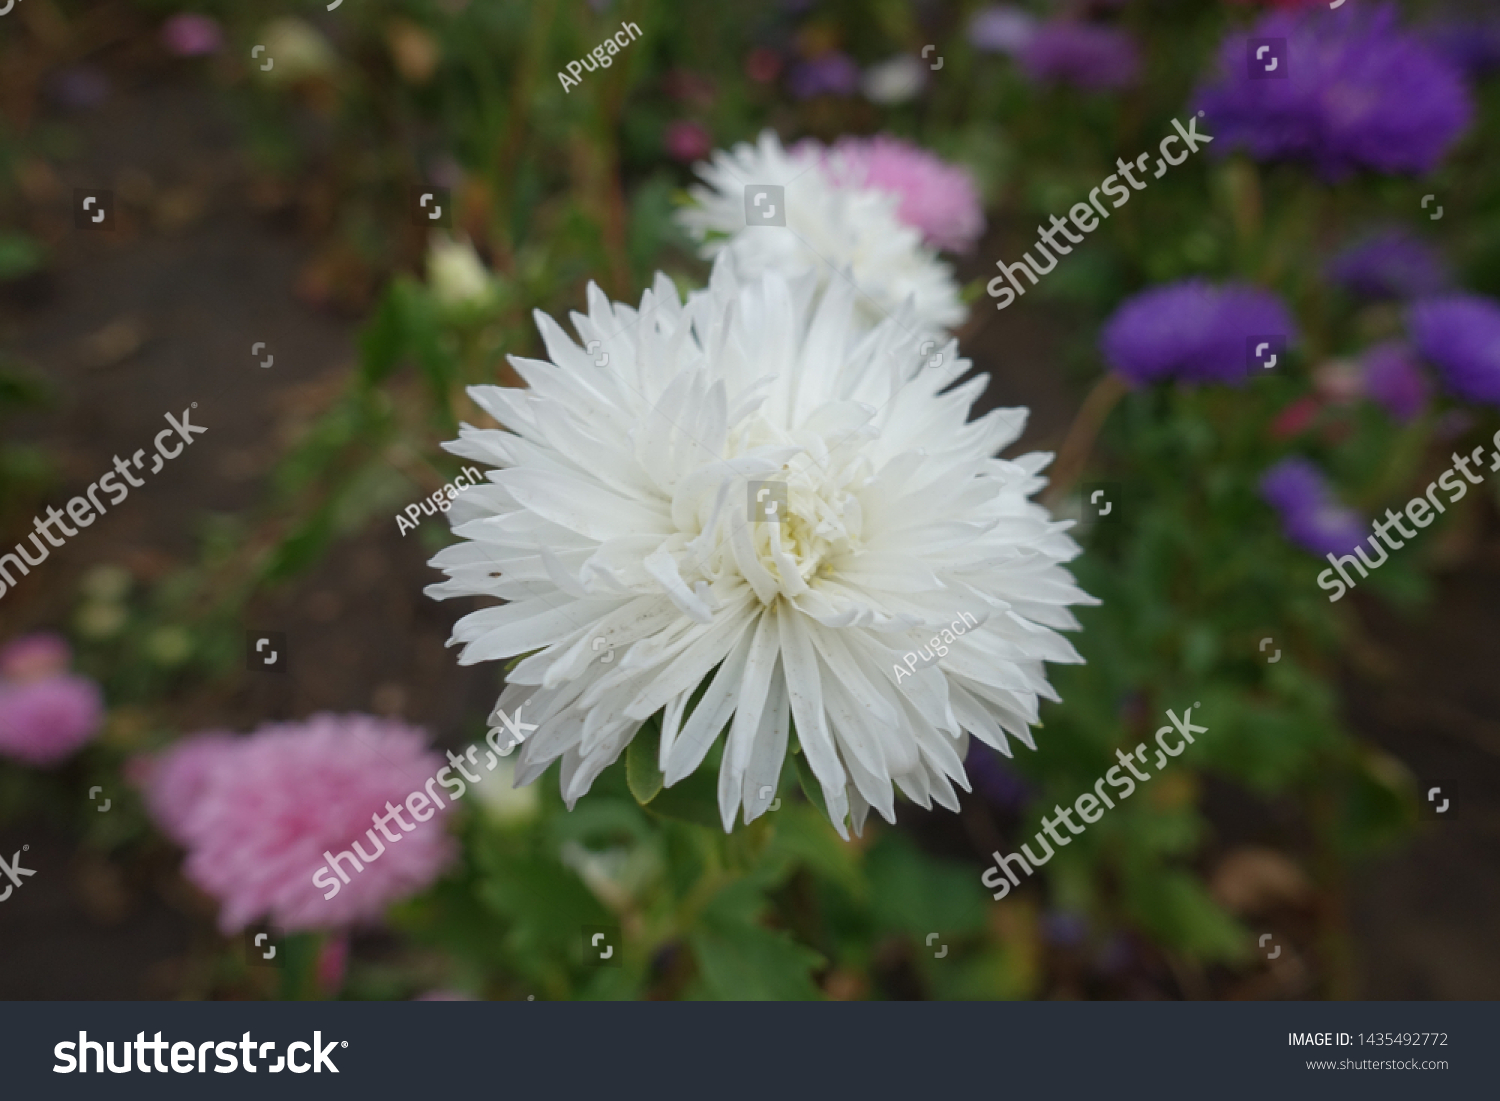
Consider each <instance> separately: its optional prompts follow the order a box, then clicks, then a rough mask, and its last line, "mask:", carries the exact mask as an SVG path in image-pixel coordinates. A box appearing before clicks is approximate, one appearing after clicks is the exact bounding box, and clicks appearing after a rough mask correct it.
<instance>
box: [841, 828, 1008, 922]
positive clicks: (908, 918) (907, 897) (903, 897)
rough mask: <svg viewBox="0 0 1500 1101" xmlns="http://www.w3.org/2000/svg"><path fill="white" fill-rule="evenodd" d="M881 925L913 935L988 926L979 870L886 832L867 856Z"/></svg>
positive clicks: (903, 837)
mask: <svg viewBox="0 0 1500 1101" xmlns="http://www.w3.org/2000/svg"><path fill="white" fill-rule="evenodd" d="M865 868H866V870H867V872H868V874H869V877H870V899H871V907H872V909H873V911H874V917H875V920H876V923H877V924H878V925H879V926H881V927H883V928H886V929H900V930H902V931H904V932H907V933H910V934H911V935H913V936H917V937H925V936H926V935H927V934H928V933H942V934H945V935H956V934H959V933H977V932H980V931H982V930H983V929H984V924H985V919H986V917H987V916H988V911H987V909H986V905H987V900H986V898H985V894H984V892H983V890H982V889H981V888H980V886H979V876H978V874H977V873H976V871H975V869H974V868H973V867H971V866H968V865H965V864H959V863H957V862H955V861H952V860H943V859H940V858H938V857H934V856H928V855H926V854H925V853H923V852H922V851H921V850H919V849H918V848H917V847H916V846H915V845H914V844H913V843H912V842H911V841H910V840H909V839H907V837H906V836H905V835H903V834H899V833H882V834H881V835H880V837H879V839H878V840H877V841H876V842H875V844H874V845H872V846H871V847H870V851H869V853H868V854H867V856H866V858H865Z"/></svg>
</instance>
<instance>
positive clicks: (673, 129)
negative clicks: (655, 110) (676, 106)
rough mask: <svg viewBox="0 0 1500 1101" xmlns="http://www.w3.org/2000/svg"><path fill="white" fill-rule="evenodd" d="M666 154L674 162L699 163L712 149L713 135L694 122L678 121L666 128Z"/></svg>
mask: <svg viewBox="0 0 1500 1101" xmlns="http://www.w3.org/2000/svg"><path fill="white" fill-rule="evenodd" d="M666 146H667V153H668V155H670V156H671V157H672V158H673V159H674V160H679V161H683V162H692V161H701V160H702V159H703V158H704V157H706V156H708V154H709V152H710V151H711V150H712V149H713V147H714V139H713V135H711V134H710V133H709V132H708V131H707V130H705V129H704V128H703V127H702V126H700V125H698V123H696V122H689V121H688V120H686V119H678V120H677V121H676V122H674V123H672V124H671V125H670V126H668V127H667V140H666Z"/></svg>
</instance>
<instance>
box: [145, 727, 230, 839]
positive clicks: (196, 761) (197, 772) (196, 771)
mask: <svg viewBox="0 0 1500 1101" xmlns="http://www.w3.org/2000/svg"><path fill="white" fill-rule="evenodd" d="M236 741H237V739H236V738H235V736H234V735H233V734H230V733H227V732H225V731H219V730H215V731H211V732H208V733H203V734H196V735H194V736H193V737H191V738H184V739H183V740H182V741H180V742H178V743H177V744H176V745H174V746H172V748H171V749H168V750H167V751H166V752H164V753H161V754H159V755H158V756H156V757H137V758H136V759H135V760H133V761H131V762H130V764H129V765H127V766H126V770H125V771H126V776H127V777H128V778H129V779H130V780H131V782H132V783H134V784H135V786H136V787H137V788H139V789H140V791H141V794H142V796H143V797H144V798H145V800H146V809H147V811H149V812H150V814H151V817H152V818H154V819H155V820H156V824H157V825H158V826H160V827H161V831H162V832H163V833H165V834H166V835H167V836H168V837H170V838H171V839H172V840H173V841H175V842H177V843H178V844H179V845H181V846H183V847H184V848H186V847H187V845H188V832H187V824H188V819H189V817H190V815H191V812H192V810H193V808H194V807H196V806H197V805H198V800H199V799H200V798H202V796H203V792H204V789H205V788H206V787H207V786H208V778H209V774H210V772H211V771H212V769H213V767H214V766H215V765H216V764H218V762H219V759H220V757H222V756H223V755H224V751H225V750H226V749H229V748H232V747H233V746H234V744H235V742H236Z"/></svg>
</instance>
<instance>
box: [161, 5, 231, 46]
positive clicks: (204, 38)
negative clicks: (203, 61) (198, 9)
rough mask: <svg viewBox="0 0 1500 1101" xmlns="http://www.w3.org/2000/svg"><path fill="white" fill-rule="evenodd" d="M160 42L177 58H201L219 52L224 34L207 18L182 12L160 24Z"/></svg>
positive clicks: (193, 13) (217, 25)
mask: <svg viewBox="0 0 1500 1101" xmlns="http://www.w3.org/2000/svg"><path fill="white" fill-rule="evenodd" d="M161 40H162V42H164V43H165V44H166V47H167V49H168V50H170V51H171V52H172V53H174V54H176V55H177V56H178V57H201V56H202V55H204V54H213V53H218V52H219V50H220V49H221V48H222V47H223V45H224V33H223V32H222V31H221V30H219V24H218V23H216V22H214V21H213V20H212V19H210V18H209V17H208V16H206V15H198V14H197V13H195V12H190V11H184V12H178V13H177V14H176V15H174V16H172V18H170V19H168V20H167V21H166V22H165V23H163V24H162V26H161Z"/></svg>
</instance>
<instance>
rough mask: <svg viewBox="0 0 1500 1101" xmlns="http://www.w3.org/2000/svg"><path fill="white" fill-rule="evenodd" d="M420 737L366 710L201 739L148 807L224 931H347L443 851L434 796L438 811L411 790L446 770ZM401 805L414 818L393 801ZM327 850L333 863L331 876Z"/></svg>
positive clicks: (425, 873)
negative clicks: (178, 846)
mask: <svg viewBox="0 0 1500 1101" xmlns="http://www.w3.org/2000/svg"><path fill="white" fill-rule="evenodd" d="M210 737H212V736H210ZM425 742H426V739H425V737H424V735H423V733H422V732H421V731H419V730H417V729H414V728H412V727H409V726H406V725H404V724H402V723H398V722H392V721H389V720H384V719H377V718H373V717H371V716H368V715H328V714H323V715H314V716H312V717H311V718H309V719H307V720H305V721H303V722H298V723H272V724H269V725H266V726H263V727H261V728H260V729H259V730H257V731H256V732H255V733H254V734H252V735H250V736H249V737H248V738H240V739H234V740H233V741H230V742H229V743H227V744H224V743H220V744H218V745H217V746H216V747H213V748H205V747H204V746H203V745H202V744H199V745H198V746H197V748H196V749H194V750H192V751H191V752H195V753H197V754H200V755H201V756H200V757H199V758H198V759H196V760H191V761H183V760H177V761H175V762H174V761H173V760H172V759H171V758H172V755H169V756H168V758H167V760H166V761H164V762H161V763H160V764H159V765H158V769H157V771H156V772H155V773H154V778H153V779H152V780H151V781H148V785H147V787H148V792H151V793H153V794H148V798H147V801H148V804H151V806H152V809H153V812H154V813H155V814H156V816H157V818H158V821H160V822H161V823H162V824H163V827H164V828H166V829H169V830H177V831H179V832H180V835H181V836H182V838H183V839H184V842H185V845H186V847H187V850H188V856H187V861H186V863H185V865H184V871H185V873H186V875H187V877H188V878H189V879H190V880H192V881H193V882H194V883H195V884H197V885H198V886H199V887H200V888H202V889H203V890H204V891H206V892H208V893H209V894H210V895H212V896H213V897H214V898H216V899H218V900H219V903H220V906H221V909H220V912H219V927H220V928H221V929H223V930H224V931H225V932H226V933H232V932H235V931H237V930H240V929H243V928H244V927H245V926H247V925H249V924H250V923H252V922H254V921H257V920H259V919H261V918H265V919H268V920H269V921H270V922H271V923H273V924H274V925H277V926H279V927H280V928H282V929H285V930H287V931H297V930H303V929H326V928H343V927H345V926H348V925H350V924H352V923H354V922H357V921H368V920H373V919H375V918H377V917H379V915H380V914H381V913H382V912H383V911H384V910H385V908H386V907H387V906H388V905H389V904H390V903H392V902H394V901H395V900H397V899H399V898H404V897H406V896H408V895H411V894H415V893H416V892H417V891H420V890H423V889H424V888H426V887H427V886H429V885H430V884H431V883H432V882H433V881H434V880H435V879H436V878H437V877H438V874H439V873H440V872H441V871H442V868H443V866H444V864H445V863H446V862H447V861H448V859H449V858H450V856H451V855H452V852H453V845H452V842H451V840H450V839H449V837H448V835H447V833H446V832H445V831H444V829H443V825H442V814H443V813H444V811H445V810H446V808H447V805H448V804H447V799H445V798H443V794H444V793H442V792H438V793H437V795H438V798H437V800H436V803H435V804H434V802H433V801H432V800H429V799H428V798H427V797H426V796H420V799H419V798H418V797H416V796H415V795H414V793H421V792H422V791H424V790H425V789H426V788H427V786H428V781H429V780H430V779H431V778H432V777H434V776H436V774H437V773H438V772H439V771H441V770H443V768H444V762H443V760H442V758H441V757H439V756H437V755H436V754H434V753H431V752H428V751H427V749H426V747H425ZM188 752H190V751H189V750H187V749H183V748H179V749H178V750H176V751H174V754H175V753H184V754H185V753H188ZM163 766H165V767H163ZM409 796H412V797H413V798H412V804H413V805H414V806H415V809H411V807H410V806H407V807H403V805H402V804H403V803H405V802H406V801H407V799H408V797H409ZM434 809H435V810H436V812H437V813H436V816H434ZM418 812H425V813H426V818H424V819H421V820H417V813H418ZM408 815H409V816H410V818H409V819H408V817H407V816H408ZM372 823H373V826H372ZM351 850H352V853H357V854H358V857H357V858H355V857H354V856H353V855H351ZM329 855H334V856H337V857H339V858H341V859H340V863H339V864H338V865H336V867H335V872H337V873H338V874H337V878H335V874H334V872H330V871H329V870H328V869H327V867H325V860H326V859H327V857H328V856H329ZM315 878H316V879H317V881H318V882H317V883H315V882H314V879H315Z"/></svg>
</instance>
